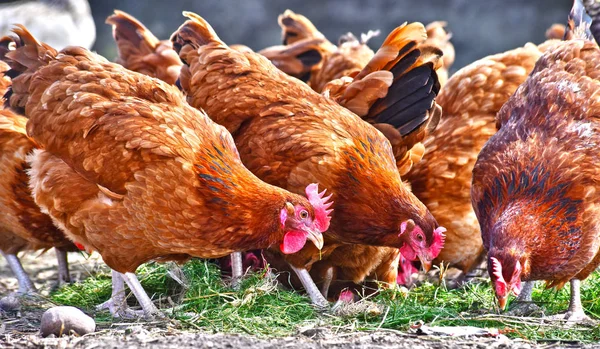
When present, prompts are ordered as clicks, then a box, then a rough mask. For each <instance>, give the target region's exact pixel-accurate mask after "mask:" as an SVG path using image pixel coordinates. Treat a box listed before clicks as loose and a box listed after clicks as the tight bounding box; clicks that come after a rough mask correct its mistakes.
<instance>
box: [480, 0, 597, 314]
mask: <svg viewBox="0 0 600 349" xmlns="http://www.w3.org/2000/svg"><path fill="white" fill-rule="evenodd" d="M584 20H585V12H584V10H583V6H582V5H581V3H580V2H579V1H577V0H575V4H574V7H573V10H572V12H571V16H570V23H572V24H574V28H575V29H576V30H574V31H573V33H574V35H573V39H572V40H569V41H565V42H561V43H557V44H555V45H554V46H553V47H550V48H549V49H548V50H547V51H546V52H545V53H544V54H543V55H542V57H541V58H540V59H539V60H538V62H537V63H536V65H535V68H534V69H533V71H532V72H531V74H530V76H529V77H528V78H527V80H526V81H525V82H524V83H523V84H522V85H521V86H520V87H519V88H518V89H517V91H516V92H515V94H514V95H513V96H512V97H511V98H510V99H509V100H508V102H507V103H506V104H504V106H503V107H502V109H501V110H500V112H499V114H498V123H499V126H500V129H499V131H498V132H497V133H496V134H495V135H494V136H492V138H490V140H489V141H488V143H487V144H486V145H485V147H484V148H483V149H482V150H481V153H480V154H479V157H478V159H477V162H476V164H475V167H474V170H473V187H472V200H473V207H474V208H475V213H476V214H477V217H478V219H479V222H480V226H481V230H482V237H483V243H484V246H485V248H486V250H487V251H488V270H489V273H490V276H491V278H492V282H493V284H494V289H495V291H496V296H497V298H498V300H499V302H500V306H501V307H504V305H505V304H506V298H507V296H508V294H509V293H510V292H511V291H512V292H514V293H517V294H518V293H519V292H520V290H521V280H523V281H530V280H545V281H546V282H547V285H548V286H549V287H552V286H556V287H559V288H560V287H562V285H563V284H564V283H566V282H567V281H569V280H571V287H572V295H573V297H572V298H571V304H570V306H569V313H568V314H567V318H571V319H575V320H581V319H582V318H583V317H584V314H583V309H582V308H581V303H580V300H579V292H578V291H579V280H583V279H585V278H586V277H587V276H588V275H589V274H590V273H591V272H592V271H593V270H594V269H596V267H598V265H599V264H600V254H599V248H600V235H599V230H598V226H599V224H600V222H599V221H598V217H599V213H600V212H598V207H599V204H600V196H599V195H598V190H597V187H598V182H599V181H600V177H599V175H598V174H599V171H598V168H599V167H600V158H599V157H598V151H597V150H598V149H597V145H598V143H599V142H600V134H599V131H598V130H599V128H600V121H599V120H598V115H599V114H600V94H599V93H598V92H599V91H600V83H599V82H598V79H599V78H600V49H599V48H598V46H597V44H596V43H595V42H593V38H592V37H591V34H590V33H589V31H587V28H586V26H585V24H586V23H585V22H583V21H584Z"/></svg>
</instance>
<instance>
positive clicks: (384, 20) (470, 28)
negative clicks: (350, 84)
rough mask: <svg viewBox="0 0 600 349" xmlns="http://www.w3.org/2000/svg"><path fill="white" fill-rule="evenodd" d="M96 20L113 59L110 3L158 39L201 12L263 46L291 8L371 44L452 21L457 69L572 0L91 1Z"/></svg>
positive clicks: (560, 16) (236, 39) (561, 18)
mask: <svg viewBox="0 0 600 349" xmlns="http://www.w3.org/2000/svg"><path fill="white" fill-rule="evenodd" d="M90 5H91V8H92V13H93V15H94V18H95V20H96V26H97V34H98V36H97V40H96V45H95V47H94V48H95V49H96V50H97V51H98V53H100V54H102V55H104V56H106V57H107V58H108V59H114V57H115V55H116V49H115V45H114V42H113V40H112V36H111V29H110V27H109V26H108V25H106V24H104V20H105V18H106V17H107V16H108V15H109V14H111V13H112V10H113V9H120V10H123V11H125V12H128V13H130V14H132V15H133V16H135V17H137V18H138V19H139V20H141V21H142V22H143V23H144V24H145V25H146V26H147V27H148V28H149V29H150V30H152V31H153V32H154V34H155V35H156V36H157V37H158V38H159V39H166V38H168V37H169V36H170V34H171V33H172V32H173V31H175V29H177V27H178V26H179V25H180V24H181V23H183V21H184V17H183V16H182V15H181V11H183V10H187V11H192V12H196V13H198V14H199V15H201V16H203V17H204V18H205V19H206V20H208V22H209V23H211V25H212V26H213V27H214V28H215V30H216V32H217V33H218V34H219V36H220V37H221V39H223V41H225V42H226V43H229V44H234V43H240V44H245V45H248V46H250V47H251V48H253V49H255V50H256V49H261V48H264V47H266V46H271V45H275V44H279V43H280V29H279V26H278V25H277V16H278V15H279V14H280V13H282V12H283V11H284V10H285V9H288V8H289V9H291V10H293V11H295V12H297V13H301V14H303V15H305V16H307V17H308V18H309V19H310V20H312V22H313V23H314V24H315V25H316V26H317V28H318V29H319V30H320V31H321V32H323V33H324V34H325V35H326V36H327V38H329V39H330V40H331V41H332V42H334V43H337V38H338V37H339V36H340V35H341V34H344V33H346V32H348V31H351V32H353V33H355V34H360V33H361V32H367V31H368V30H369V29H380V30H381V35H380V36H379V37H376V38H374V39H372V40H371V41H370V42H369V44H370V46H371V47H372V48H377V47H379V45H380V44H381V42H382V41H383V39H384V38H385V36H386V35H387V34H388V33H389V32H390V31H391V30H392V29H394V28H395V27H396V26H398V25H400V24H402V23H403V22H404V21H420V22H423V23H424V24H427V23H429V22H432V21H435V20H444V21H447V22H448V29H449V30H450V31H451V32H452V33H453V38H452V41H453V43H454V46H455V48H456V62H455V65H454V69H453V70H456V69H457V68H460V67H462V66H464V65H466V64H468V63H470V62H472V61H474V60H476V59H479V58H481V57H484V56H486V55H489V54H494V53H498V52H501V51H505V50H508V49H512V48H515V47H517V46H522V45H523V44H525V43H526V42H534V43H539V42H542V41H544V33H545V31H546V29H547V28H548V27H549V26H550V25H551V24H553V23H556V22H559V23H564V22H566V18H567V15H568V13H569V9H570V7H571V5H572V1H571V0H423V1H418V0H396V1H393V0H370V1H359V0H329V1H326V0H290V1H282V0H272V1H269V0H170V1H169V0H120V1H119V0H90Z"/></svg>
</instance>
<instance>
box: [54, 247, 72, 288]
mask: <svg viewBox="0 0 600 349" xmlns="http://www.w3.org/2000/svg"><path fill="white" fill-rule="evenodd" d="M54 250H55V252H56V260H57V261H58V286H59V287H60V286H62V285H64V284H68V283H70V282H71V275H70V274H69V261H68V260H67V252H66V251H64V250H61V249H59V248H55V249H54Z"/></svg>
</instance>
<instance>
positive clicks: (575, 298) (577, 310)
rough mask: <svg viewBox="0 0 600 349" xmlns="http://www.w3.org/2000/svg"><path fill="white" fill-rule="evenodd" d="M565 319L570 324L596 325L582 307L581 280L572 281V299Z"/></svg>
mask: <svg viewBox="0 0 600 349" xmlns="http://www.w3.org/2000/svg"><path fill="white" fill-rule="evenodd" d="M564 319H565V320H567V321H568V322H577V323H595V321H593V320H592V319H590V317H588V316H587V315H585V312H584V311H583V306H582V305H581V280H578V279H571V299H570V301H569V309H568V310H567V313H566V314H565V315H564Z"/></svg>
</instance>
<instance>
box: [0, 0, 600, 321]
mask: <svg viewBox="0 0 600 349" xmlns="http://www.w3.org/2000/svg"><path fill="white" fill-rule="evenodd" d="M593 10H594V9H590V13H592V14H594V13H596V12H597V11H595V12H594V11H593ZM184 15H185V16H186V17H187V18H188V20H187V21H186V22H185V23H184V24H183V25H181V27H180V28H179V29H178V30H177V31H176V32H175V33H174V34H173V35H172V37H171V40H170V41H159V40H158V39H157V38H156V37H154V36H153V35H152V33H150V31H148V30H147V29H146V28H145V27H144V26H143V25H142V24H141V23H139V22H138V21H137V20H136V19H135V18H133V17H131V16H129V15H128V14H126V13H123V12H120V11H115V14H114V15H112V16H110V17H109V18H108V19H107V23H109V24H111V25H112V26H113V33H114V38H115V40H116V42H117V45H118V51H119V58H118V59H117V63H111V62H109V61H108V60H106V59H104V58H103V57H101V56H99V55H97V54H94V53H92V52H90V51H88V50H87V49H84V48H82V47H67V48H65V49H63V50H61V51H57V50H55V49H54V48H52V47H50V46H49V45H46V44H44V43H41V42H39V41H37V40H36V39H35V38H34V37H33V36H32V35H31V34H30V33H29V32H28V30H27V29H26V28H25V27H24V26H20V25H17V27H16V28H15V29H14V34H15V36H12V37H5V38H2V39H1V40H0V59H1V61H0V68H2V71H4V74H3V75H4V77H3V80H1V85H0V87H1V90H2V91H1V92H2V94H3V95H4V99H5V107H4V109H1V110H0V210H1V211H2V215H1V216H0V251H1V252H2V254H3V256H4V257H5V258H6V260H7V262H8V264H9V266H10V267H11V269H12V270H13V272H14V273H15V275H16V277H17V278H18V280H19V291H20V292H24V293H25V292H31V291H35V289H34V287H33V284H32V283H31V281H30V279H29V278H28V276H27V274H26V273H25V272H24V270H23V268H22V266H21V264H20V262H19V259H18V258H17V253H18V252H20V251H24V250H38V249H49V248H52V247H54V248H55V249H56V251H57V256H58V260H59V275H60V280H61V281H63V282H64V281H68V280H69V272H68V268H67V261H66V252H68V251H75V250H77V249H83V250H87V251H89V252H91V251H96V252H98V253H99V254H100V255H101V256H102V258H103V260H104V262H105V263H106V264H107V265H108V266H109V267H110V268H111V269H112V270H113V272H112V278H113V293H112V297H111V299H110V300H109V301H107V302H106V303H104V304H102V305H100V306H99V307H100V308H105V309H108V310H110V312H111V313H112V314H113V315H114V316H120V317H132V316H139V315H141V314H143V315H145V316H147V317H152V316H154V315H157V314H160V312H159V310H158V309H157V308H156V307H155V305H154V304H153V303H152V301H151V300H150V299H149V297H148V296H147V295H146V293H145V291H144V290H143V288H142V287H141V285H140V283H139V282H138V280H137V278H136V277H135V274H134V272H135V270H136V268H137V267H138V266H139V265H140V264H142V263H145V262H148V261H151V260H158V261H168V260H174V261H178V262H184V261H186V260H188V259H189V258H192V257H200V258H218V257H223V256H227V255H228V254H232V257H231V258H232V259H231V261H232V263H231V268H232V274H233V278H234V280H239V278H240V277H241V276H242V274H243V271H244V262H243V258H242V255H241V254H240V253H239V252H240V251H249V250H257V249H259V250H264V251H263V253H264V256H265V258H266V259H267V261H268V263H269V264H270V265H271V266H275V267H276V268H277V269H279V270H286V269H291V270H293V272H294V273H295V275H296V276H297V278H296V279H294V280H291V281H292V284H293V285H294V286H295V287H303V288H304V289H305V290H306V292H307V294H308V295H309V296H310V297H311V300H312V301H313V303H314V304H316V305H318V306H327V304H328V300H327V299H328V298H333V297H337V296H339V295H340V293H341V292H342V290H344V289H347V288H348V287H350V288H351V289H357V288H358V287H359V286H360V285H362V284H364V283H365V282H373V281H375V282H378V283H379V285H380V286H382V287H395V286H396V284H397V283H400V284H406V283H408V282H409V281H410V274H412V273H413V272H414V271H416V269H415V262H414V261H417V262H418V263H420V265H421V266H422V267H423V268H424V269H425V270H426V271H427V270H429V268H430V267H431V265H432V263H433V264H439V263H442V262H444V263H445V264H449V265H451V266H455V267H457V268H459V269H461V270H462V272H463V276H464V275H466V274H467V273H468V272H469V271H471V270H472V269H473V268H474V267H476V266H477V265H478V264H480V263H481V262H482V261H484V260H485V259H486V256H487V265H488V270H489V274H490V277H491V280H492V284H493V288H494V290H495V294H496V297H497V299H498V302H499V305H500V306H501V307H502V308H504V306H505V304H506V300H507V297H508V295H509V294H510V293H513V294H515V295H519V294H520V296H519V298H520V299H521V300H527V299H530V298H529V297H530V296H531V290H532V287H531V285H532V282H533V281H534V280H545V281H546V282H547V284H548V286H555V287H562V286H563V285H564V284H565V283H566V282H567V281H570V282H571V290H572V293H571V295H572V299H571V304H570V306H569V312H568V313H567V315H566V318H567V319H570V320H576V321H580V320H581V321H583V320H586V319H587V317H586V315H585V313H584V311H583V308H582V306H581V301H580V296H579V281H580V280H583V279H585V278H586V277H587V276H588V275H589V274H590V273H591V272H592V271H593V270H595V268H596V267H597V266H598V265H599V264H600V254H599V253H598V252H599V249H600V230H599V229H600V226H599V224H600V220H599V219H598V218H597V217H598V213H599V212H598V211H599V210H600V209H599V207H600V206H599V205H600V191H597V190H596V186H597V185H598V182H599V181H600V177H598V173H599V172H598V169H599V168H600V157H599V156H598V155H597V150H596V147H597V146H598V143H599V142H600V130H599V129H598V127H599V126H600V122H599V121H598V119H597V117H598V114H599V113H598V112H600V94H598V93H597V91H598V90H599V88H600V83H599V82H598V78H599V77H600V66H599V64H600V49H599V48H598V46H597V44H596V42H595V41H594V39H593V36H592V34H591V32H590V24H591V23H592V20H591V19H590V18H589V17H588V16H587V15H586V11H585V8H584V4H583V3H582V2H581V0H575V2H574V6H573V9H572V11H571V14H570V16H569V22H568V25H567V27H566V28H565V27H564V26H563V27H561V26H554V27H553V28H552V29H551V30H549V31H548V33H547V35H548V37H549V40H548V41H546V42H545V43H542V44H540V45H537V46H536V45H533V44H527V45H525V46H524V47H522V48H517V49H514V50H511V51H508V52H505V53H501V54H497V55H494V56H489V57H486V58H483V59H481V60H479V61H476V62H474V63H472V64H470V65H469V66H467V67H465V68H463V69H461V70H460V71H458V72H457V73H455V74H454V75H452V76H450V77H448V67H449V66H450V65H451V64H452V62H453V59H454V50H453V46H452V44H451V43H450V41H449V39H450V36H449V35H448V34H447V33H446V31H445V30H444V24H443V23H441V22H435V23H432V24H430V25H429V26H427V27H424V26H423V25H422V24H420V23H409V24H406V23H405V24H403V25H401V26H399V27H397V28H396V29H395V30H394V31H392V32H391V33H390V34H389V35H388V36H387V38H386V39H385V41H384V42H383V44H382V46H381V48H379V50H377V52H373V51H372V50H371V49H369V47H368V46H367V41H368V39H369V38H370V37H371V36H372V35H374V33H372V32H370V33H369V34H367V35H363V36H362V37H361V39H360V40H359V39H358V38H356V37H354V36H353V35H351V34H347V35H344V36H343V37H342V38H340V41H339V43H338V45H335V44H333V43H331V42H329V41H328V40H327V39H326V38H325V36H324V35H323V34H321V33H320V32H319V31H318V30H317V29H316V28H315V27H314V25H313V24H312V23H311V22H310V21H309V20H308V19H306V18H305V17H303V16H301V15H298V14H295V13H293V12H291V11H289V10H288V11H286V12H285V13H284V14H282V15H281V16H280V17H279V24H280V26H281V27H282V31H283V45H279V46H274V47H270V48H267V49H264V50H262V51H260V52H258V53H255V52H253V51H252V50H251V49H249V48H248V47H245V46H243V45H231V46H228V45H226V44H225V43H223V42H222V41H221V40H220V39H219V37H218V36H217V34H216V33H215V32H214V30H213V29H212V28H211V26H210V25H209V24H208V23H207V22H206V21H205V20H204V19H203V18H202V17H200V16H198V15H196V14H193V13H189V12H185V13H184ZM563 37H564V39H565V40H562V38H563ZM559 38H560V39H559ZM319 187H320V188H321V190H322V191H319ZM325 190H327V192H328V193H330V195H329V196H325ZM434 217H435V218H434ZM438 223H440V224H438ZM441 226H444V227H446V228H447V229H448V230H447V231H446V229H445V228H442V227H441ZM480 229H481V230H480ZM521 281H524V282H526V283H525V284H524V285H522V284H521ZM125 284H127V285H128V287H129V288H130V289H131V291H132V293H133V294H134V295H135V296H136V298H137V299H138V301H139V303H140V305H141V307H142V309H143V310H142V312H141V313H140V312H136V311H133V310H131V309H129V308H128V306H127V304H126V302H125V292H124V288H125Z"/></svg>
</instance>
